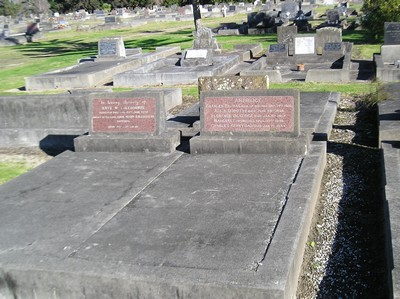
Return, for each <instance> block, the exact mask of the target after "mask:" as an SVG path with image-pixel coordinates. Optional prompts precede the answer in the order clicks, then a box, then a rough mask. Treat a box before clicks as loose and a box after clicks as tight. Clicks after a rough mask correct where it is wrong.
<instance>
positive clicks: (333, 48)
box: [324, 43, 342, 52]
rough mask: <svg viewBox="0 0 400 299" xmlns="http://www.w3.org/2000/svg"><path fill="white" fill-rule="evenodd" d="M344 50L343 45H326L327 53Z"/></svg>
mask: <svg viewBox="0 0 400 299" xmlns="http://www.w3.org/2000/svg"><path fill="white" fill-rule="evenodd" d="M341 50H342V43H325V45H324V51H325V52H340V51H341Z"/></svg>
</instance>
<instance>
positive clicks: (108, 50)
mask: <svg viewBox="0 0 400 299" xmlns="http://www.w3.org/2000/svg"><path fill="white" fill-rule="evenodd" d="M99 54H100V55H101V56H109V55H112V56H115V55H117V42H116V41H100V43H99Z"/></svg>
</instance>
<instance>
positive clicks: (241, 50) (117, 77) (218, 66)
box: [25, 26, 262, 90]
mask: <svg viewBox="0 0 400 299" xmlns="http://www.w3.org/2000/svg"><path fill="white" fill-rule="evenodd" d="M261 52H262V47H261V45H259V44H256V45H240V46H237V47H236V50H235V51H233V52H229V53H223V52H222V51H221V49H220V48H219V46H218V44H217V41H216V39H215V38H214V37H213V33H212V31H211V29H209V28H206V27H203V26H199V27H198V30H197V31H196V32H195V39H194V41H193V47H192V48H191V49H187V50H185V51H181V49H180V47H178V46H175V47H158V48H156V51H155V52H150V53H146V54H143V53H142V52H141V49H138V48H134V49H125V47H124V43H123V40H122V38H121V37H115V38H103V39H102V40H100V41H99V44H98V55H96V56H94V57H88V58H84V59H81V60H80V63H79V64H77V65H75V66H72V67H68V68H64V69H60V70H57V71H54V72H49V73H45V74H40V75H36V76H32V77H28V78H26V79H25V88H26V90H51V89H74V88H86V87H100V86H102V85H104V84H105V83H110V82H112V83H113V86H116V87H140V86H146V85H153V86H160V85H179V84H193V83H196V82H197V80H198V78H199V77H200V76H215V75H221V74H224V73H226V72H228V71H230V70H231V69H232V68H235V67H236V66H237V65H240V64H241V63H243V62H244V61H247V60H250V59H251V57H252V56H256V55H258V54H259V53H261Z"/></svg>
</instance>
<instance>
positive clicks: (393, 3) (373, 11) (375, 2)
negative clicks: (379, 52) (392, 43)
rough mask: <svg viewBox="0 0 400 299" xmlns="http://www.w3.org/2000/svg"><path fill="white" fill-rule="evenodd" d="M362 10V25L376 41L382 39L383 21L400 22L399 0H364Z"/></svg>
mask: <svg viewBox="0 0 400 299" xmlns="http://www.w3.org/2000/svg"><path fill="white" fill-rule="evenodd" d="M362 11H363V12H364V14H365V16H364V18H363V20H362V26H363V28H365V29H366V30H367V31H368V32H369V33H370V34H371V37H372V38H373V39H375V40H377V41H382V40H383V33H384V23H385V22H400V0H364V4H363V7H362Z"/></svg>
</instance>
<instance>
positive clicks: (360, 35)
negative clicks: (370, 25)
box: [342, 30, 379, 45]
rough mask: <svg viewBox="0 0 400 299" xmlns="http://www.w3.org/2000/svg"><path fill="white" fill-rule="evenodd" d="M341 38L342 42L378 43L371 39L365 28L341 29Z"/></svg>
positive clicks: (356, 43) (357, 43)
mask: <svg viewBox="0 0 400 299" xmlns="http://www.w3.org/2000/svg"><path fill="white" fill-rule="evenodd" d="M342 38H343V41H344V42H351V43H354V44H355V45H364V44H372V45H374V44H379V42H377V41H375V40H373V39H372V37H371V36H370V34H368V32H367V31H366V30H355V31H353V30H343V31H342Z"/></svg>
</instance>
